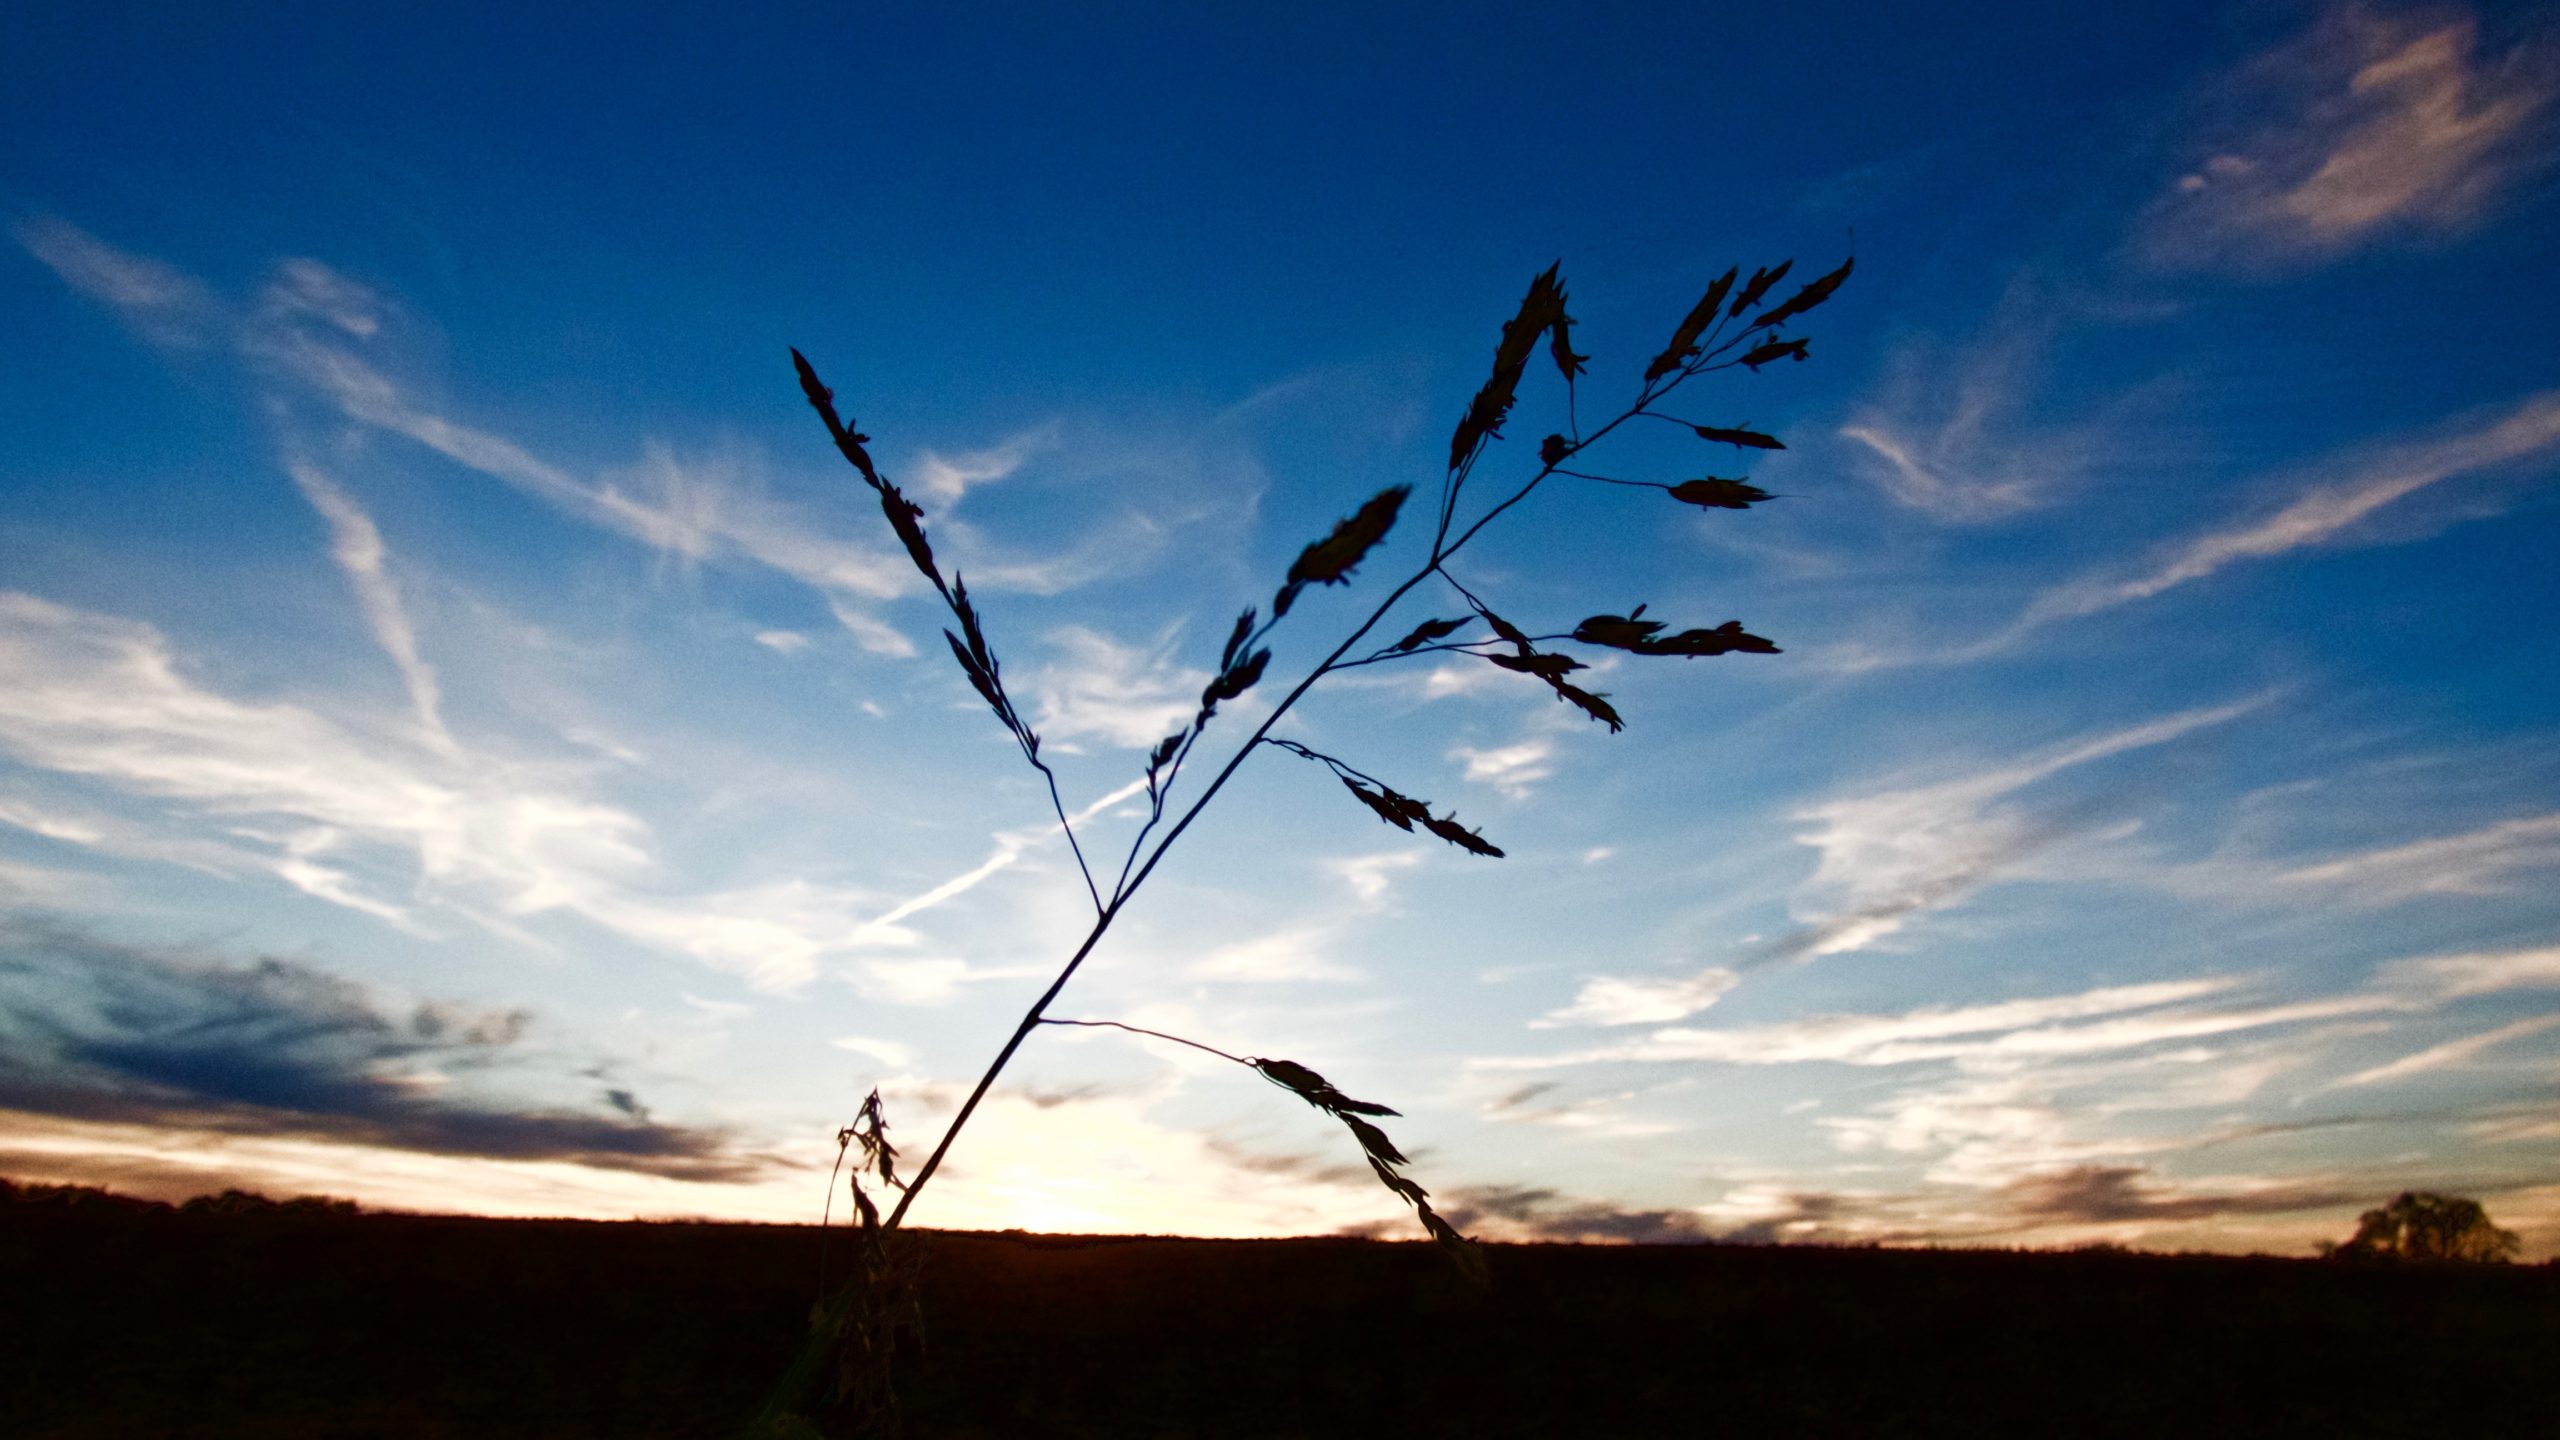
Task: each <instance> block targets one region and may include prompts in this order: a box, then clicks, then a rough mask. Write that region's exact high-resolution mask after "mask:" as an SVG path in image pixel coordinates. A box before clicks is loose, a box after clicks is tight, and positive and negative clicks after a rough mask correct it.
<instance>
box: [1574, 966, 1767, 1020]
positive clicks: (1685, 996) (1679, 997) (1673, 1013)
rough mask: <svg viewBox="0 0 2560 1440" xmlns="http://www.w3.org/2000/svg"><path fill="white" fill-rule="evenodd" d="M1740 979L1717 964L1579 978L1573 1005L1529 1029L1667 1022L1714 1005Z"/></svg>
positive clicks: (1680, 1018) (1684, 1017)
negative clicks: (1682, 972) (1672, 972)
mask: <svg viewBox="0 0 2560 1440" xmlns="http://www.w3.org/2000/svg"><path fill="white" fill-rule="evenodd" d="M1741 983H1742V977H1741V976H1740V975H1738V974H1736V973H1735V972H1733V971H1731V970H1728V969H1726V968H1724V967H1723V966H1720V965H1711V966H1709V967H1708V968H1706V969H1704V970H1701V971H1699V972H1698V973H1697V974H1695V975H1690V976H1684V977H1677V978H1674V977H1655V976H1644V975H1601V976H1597V977H1594V978H1592V979H1590V980H1586V981H1584V982H1583V984H1582V988H1581V990H1579V991H1577V992H1576V993H1575V994H1574V997H1573V1003H1572V1004H1570V1005H1568V1006H1566V1007H1564V1008H1563V1009H1561V1010H1557V1011H1554V1012H1552V1013H1550V1014H1547V1015H1543V1016H1540V1017H1539V1018H1538V1019H1535V1020H1532V1021H1530V1022H1529V1028H1530V1029H1532V1030H1547V1029H1553V1028H1555V1027H1557V1026H1561V1025H1662V1024H1668V1023H1669V1022H1671V1021H1674V1020H1686V1019H1688V1018H1689V1017H1690V1016H1692V1015H1695V1014H1697V1013H1698V1012H1699V1011H1701V1010H1704V1009H1706V1008H1707V1007H1708V1006H1710V1005H1713V1004H1715V1003H1716V1002H1717V1001H1718V1000H1721V999H1723V998H1724V997H1725V994H1726V992H1728V991H1730V990H1731V989H1733V987H1734V986H1736V985H1739V984H1741Z"/></svg>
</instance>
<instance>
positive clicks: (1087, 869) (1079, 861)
mask: <svg viewBox="0 0 2560 1440" xmlns="http://www.w3.org/2000/svg"><path fill="white" fill-rule="evenodd" d="M1022 757H1023V758H1024V759H1026V760H1028V761H1030V762H1031V768H1032V769H1034V770H1037V771H1039V772H1040V778H1041V779H1043V780H1046V781H1048V782H1049V808H1050V809H1051V810H1053V811H1055V812H1057V816H1058V828H1059V829H1061V830H1064V831H1065V832H1067V849H1069V850H1071V851H1073V852H1074V853H1075V857H1076V873H1077V874H1079V875H1082V876H1083V877H1084V893H1086V894H1087V895H1090V896H1092V897H1093V913H1094V914H1096V915H1100V914H1101V913H1102V890H1101V887H1099V886H1097V885H1095V884H1094V883H1093V867H1092V866H1090V865H1087V864H1085V863H1084V847H1083V846H1082V845H1079V844H1077V843H1076V827H1075V826H1074V825H1073V824H1072V823H1070V822H1069V821H1068V819H1067V806H1066V802H1065V801H1063V800H1060V799H1059V798H1058V777H1057V774H1056V772H1054V771H1052V770H1051V769H1050V768H1049V762H1047V761H1045V760H1043V759H1041V758H1040V757H1039V756H1038V755H1035V754H1033V753H1032V751H1031V747H1030V746H1028V745H1025V746H1023V747H1022Z"/></svg>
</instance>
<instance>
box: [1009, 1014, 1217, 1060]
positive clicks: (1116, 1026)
mask: <svg viewBox="0 0 2560 1440" xmlns="http://www.w3.org/2000/svg"><path fill="white" fill-rule="evenodd" d="M1040 1023H1041V1024H1043V1025H1084V1026H1094V1027H1103V1028H1108V1029H1112V1030H1126V1031H1128V1032H1129V1033H1130V1034H1132V1035H1152V1036H1154V1037H1155V1038H1156V1039H1158V1040H1170V1041H1172V1042H1173V1043H1174V1044H1176V1045H1188V1046H1190V1047H1191V1048H1192V1049H1194V1050H1205V1051H1207V1052H1208V1053H1210V1054H1212V1055H1215V1056H1217V1057H1218V1058H1219V1059H1221V1060H1232V1061H1234V1062H1235V1063H1237V1064H1238V1065H1242V1066H1244V1067H1245V1068H1246V1069H1248V1070H1250V1069H1252V1068H1253V1062H1252V1061H1250V1060H1247V1059H1246V1058H1244V1057H1243V1056H1241V1055H1230V1054H1228V1053H1227V1052H1226V1051H1224V1050H1221V1049H1219V1048H1218V1047H1217V1046H1215V1045H1203V1044H1201V1043H1200V1042H1199V1041H1197V1040H1185V1039H1183V1038H1182V1037H1181V1036H1179V1035H1167V1034H1166V1033H1164V1032H1163V1031H1161V1030H1150V1029H1148V1028H1147V1027H1145V1026H1144V1025H1123V1024H1121V1023H1120V1022H1119V1021H1117V1020H1042V1021H1041V1022H1040Z"/></svg>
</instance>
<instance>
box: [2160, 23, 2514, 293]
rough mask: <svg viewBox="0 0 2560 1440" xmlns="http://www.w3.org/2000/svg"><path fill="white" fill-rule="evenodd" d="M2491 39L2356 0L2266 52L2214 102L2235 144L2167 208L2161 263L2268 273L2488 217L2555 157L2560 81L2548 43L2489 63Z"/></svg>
mask: <svg viewBox="0 0 2560 1440" xmlns="http://www.w3.org/2000/svg"><path fill="white" fill-rule="evenodd" d="M2440 13H2441V12H2439V14H2440ZM2546 38H2547V37H2546ZM2477 40H2478V36H2477V27H2476V25H2475V24H2474V23H2473V22H2472V21H2471V20H2470V19H2468V18H2461V19H2454V20H2449V21H2448V20H2444V19H2441V18H2438V19H2433V20H2419V21H2409V20H2402V19H2399V18H2395V17H2388V16H2384V15H2381V14H2378V13H2376V12H2374V11H2371V10H2368V9H2365V8H2363V7H2361V6H2354V5H2348V6H2340V7H2338V8H2335V9H2333V10H2331V11H2330V12H2329V13H2328V15H2327V16H2325V17H2324V18H2323V19H2322V20H2321V21H2320V22H2319V23H2318V24H2317V25H2315V26H2314V27H2313V28H2312V30H2311V31H2310V32H2309V33H2308V34H2307V35H2305V36H2303V37H2302V38H2300V39H2299V40H2296V41H2293V42H2290V43H2288V44H2286V45H2284V46H2282V47H2280V48H2278V49H2277V50H2275V51H2274V52H2272V53H2270V54H2267V55H2263V56H2260V57H2258V58H2257V59H2256V60H2255V61H2253V62H2252V63H2251V64H2250V65H2248V66H2247V67H2246V68H2244V69H2243V70H2242V71H2240V72H2239V73H2238V74H2237V75H2235V76H2233V77H2231V79H2230V80H2228V81H2227V82H2226V83H2225V85H2224V87H2223V88H2222V90H2221V91H2220V92H2218V94H2217V96H2216V97H2215V98H2216V100H2217V101H2218V102H2219V103H2220V104H2222V105H2223V106H2226V107H2228V108H2230V109H2231V110H2233V111H2234V118H2233V119H2232V120H2230V121H2228V122H2226V123H2225V125H2224V126H2223V127H2222V128H2223V129H2225V131H2226V132H2227V135H2226V141H2225V143H2224V144H2222V145H2221V146H2220V147H2218V148H2214V149H2212V150H2211V151H2210V153H2209V154H2207V155H2206V157H2205V158H2204V159H2203V160H2202V161H2201V162H2200V163H2198V164H2197V165H2196V167H2195V168H2194V169H2192V170H2190V171H2188V172H2187V173H2185V174H2183V175H2181V176H2179V177H2178V179H2177V181H2176V183H2175V184H2174V185H2173V186H2172V187H2171V188H2170V190H2169V192H2168V193H2167V194H2165V195H2164V196H2162V197H2161V199H2160V201H2159V202H2158V203H2157V204H2156V205H2155V206H2154V207H2153V210H2152V213H2151V215H2150V216H2149V219H2148V225H2147V228H2146V236H2145V239H2146V243H2147V246H2148V248H2149V250H2150V253H2151V254H2152V256H2153V258H2155V259H2156V260H2159V261H2161V262H2163V263H2168V264H2177V265H2205V264H2211V265H2223V266H2237V267H2241V268H2252V269H2254V268H2262V267H2265V266H2267V265H2269V264H2272V263H2281V262H2284V261H2288V260H2290V261H2297V262H2298V261H2303V260H2310V259H2317V258H2323V257H2327V256H2331V255H2335V254H2338V253H2341V252H2343V251H2346V250H2349V249H2351V248H2354V247H2356V246H2358V245H2361V244H2365V243H2368V242H2370V241H2373V240H2377V239H2380V238H2382V237H2384V236H2388V235H2394V234H2419V235H2424V234H2441V233H2445V232H2448V231H2453V230H2458V229H2460V228H2462V227H2464V226H2466V225H2468V224H2470V223H2472V222H2473V221H2475V220H2477V219H2479V218H2480V217H2481V216H2482V215H2484V214H2485V213H2487V212H2488V211H2489V210H2490V209H2491V208H2492V206H2493V205H2494V203H2495V202H2496V201H2497V199H2498V198H2499V197H2500V196H2501V195H2502V194H2503V193H2504V192H2506V191H2507V190H2509V189H2510V188H2512V186H2513V184H2514V182H2515V181H2516V180H2517V179H2518V178H2519V177H2521V176H2522V175H2524V174H2525V173H2526V172H2527V171H2529V170H2530V169H2532V168H2533V167H2534V166H2535V165H2537V164H2538V163H2539V162H2540V161H2541V160H2542V159H2543V158H2544V156H2543V154H2542V152H2541V147H2540V146H2539V144H2538V143H2537V142H2538V139H2539V137H2540V136H2541V135H2542V134H2543V133H2544V132H2543V123H2542V122H2543V112H2544V111H2545V110H2546V109H2547V108H2548V107H2549V105H2550V103H2551V100H2552V98H2553V96H2554V94H2555V93H2560V76H2555V71H2554V67H2553V65H2552V64H2551V62H2550V59H2549V56H2548V54H2547V52H2546V51H2537V50H2536V49H2534V48H2532V47H2531V46H2530V45H2528V46H2525V47H2520V48H2518V49H2516V50H2514V51H2511V52H2509V53H2508V54H2505V55H2503V56H2499V57H2496V58H2494V59H2488V58H2483V57H2480V56H2478V55H2476V54H2475V50H2476V48H2477Z"/></svg>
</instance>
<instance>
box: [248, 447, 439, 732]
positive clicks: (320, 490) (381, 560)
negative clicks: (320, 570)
mask: <svg viewBox="0 0 2560 1440" xmlns="http://www.w3.org/2000/svg"><path fill="white" fill-rule="evenodd" d="M285 472H286V473H287V474H289V475H291V476H292V477H293V483H294V488H296V489H298V490H300V491H301V492H302V497H303V498H304V499H306V500H308V501H310V502H311V508H312V509H314V510H317V511H319V512H320V518H322V519H323V520H325V521H327V522H328V524H329V539H330V545H329V553H330V556H331V558H333V559H335V560H336V561H337V562H338V568H339V569H340V570H342V571H344V572H346V576H347V585H348V587H349V588H350V589H352V590H354V591H355V596H356V603H357V604H358V605H359V606H361V607H362V608H363V610H364V618H365V624H366V626H367V628H369V629H370V630H372V632H373V639H374V643H375V644H377V645H380V646H381V647H382V652H383V653H384V654H385V655H388V656H390V657H391V663H392V664H393V665H394V666H396V667H398V669H399V671H400V678H401V680H402V681H403V682H405V683H406V684H407V685H408V687H409V704H410V706H411V707H412V708H413V709H415V710H416V711H417V714H418V725H419V728H420V729H422V730H423V731H425V732H426V735H427V737H428V740H429V742H430V743H431V744H433V745H435V746H436V747H437V748H438V749H441V750H444V751H446V752H448V753H451V752H452V751H453V750H454V748H455V747H454V740H453V735H452V733H451V732H450V731H448V730H446V729H445V723H444V708H443V707H444V701H443V693H442V691H441V689H440V688H439V687H438V685H437V683H436V672H435V670H434V669H433V668H432V667H430V666H429V665H428V664H427V662H426V660H425V659H424V658H423V657H421V656H420V655H419V653H418V632H417V627H416V626H414V625H412V624H410V623H409V611H408V607H407V606H406V605H404V604H403V603H402V602H401V599H400V590H399V587H398V586H397V585H395V584H393V583H392V580H391V576H390V575H389V573H388V572H387V571H386V570H385V568H384V565H385V562H386V560H387V559H388V558H389V555H390V551H389V548H388V547H387V546H385V545H384V544H383V543H382V532H381V530H380V529H378V528H377V527H376V526H375V525H374V523H373V517H372V516H370V515H367V514H366V513H365V511H364V507H362V506H360V505H358V504H357V503H356V501H355V497H354V496H351V495H349V494H348V493H347V492H346V491H345V489H343V488H342V487H340V486H339V484H338V483H337V482H336V481H334V480H332V479H330V478H329V477H328V476H327V475H325V474H323V473H321V471H320V470H319V468H318V467H316V466H313V465H310V464H308V463H306V462H304V461H300V460H293V461H288V462H287V463H286V465H285Z"/></svg>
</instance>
